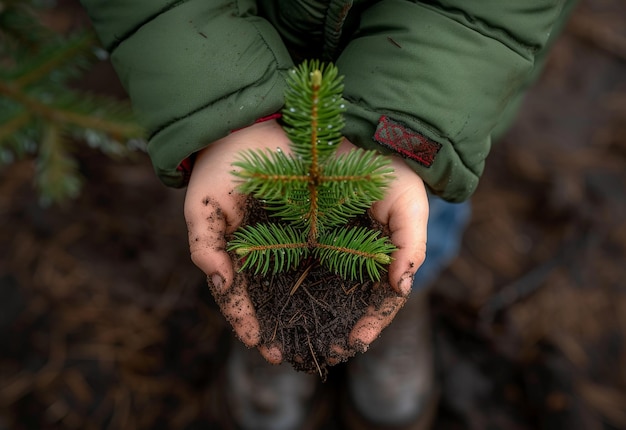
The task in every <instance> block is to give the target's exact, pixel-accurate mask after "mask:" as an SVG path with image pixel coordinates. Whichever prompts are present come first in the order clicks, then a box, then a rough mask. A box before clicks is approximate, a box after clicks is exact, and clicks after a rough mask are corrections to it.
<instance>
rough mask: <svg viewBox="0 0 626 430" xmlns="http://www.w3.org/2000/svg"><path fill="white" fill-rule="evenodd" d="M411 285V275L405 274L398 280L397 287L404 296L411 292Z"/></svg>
mask: <svg viewBox="0 0 626 430" xmlns="http://www.w3.org/2000/svg"><path fill="white" fill-rule="evenodd" d="M412 285H413V275H412V274H406V275H404V276H403V277H402V279H401V280H400V285H398V288H399V289H400V292H401V293H402V295H403V296H405V297H406V296H408V295H409V293H410V292H411V286H412Z"/></svg>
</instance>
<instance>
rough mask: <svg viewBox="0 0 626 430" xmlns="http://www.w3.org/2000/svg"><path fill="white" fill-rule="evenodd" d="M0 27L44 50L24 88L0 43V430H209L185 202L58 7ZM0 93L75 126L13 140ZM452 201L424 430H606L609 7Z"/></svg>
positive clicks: (612, 330) (2, 6)
mask: <svg viewBox="0 0 626 430" xmlns="http://www.w3.org/2000/svg"><path fill="white" fill-rule="evenodd" d="M18 3H35V5H36V6H38V4H37V3H40V4H42V6H43V7H42V8H39V7H36V10H37V13H38V15H37V20H36V23H32V22H30V23H29V22H27V21H23V22H22V21H19V19H21V18H19V16H18V18H19V19H17V21H16V20H12V21H10V22H9V21H6V19H8V18H7V14H6V12H7V10H9V9H10V7H13V6H15V5H17V4H18ZM3 13H4V16H3V15H2V14H3ZM0 17H3V19H5V21H2V23H3V24H5V25H8V24H7V22H9V23H10V24H11V25H14V26H16V27H17V28H20V26H24V28H29V29H31V27H32V30H33V31H31V30H29V31H28V32H27V34H30V35H31V36H32V38H33V39H32V40H30V39H28V38H27V39H28V40H26V43H31V44H34V43H38V42H41V40H37V39H36V36H37V34H38V33H36V32H35V31H34V30H37V31H39V30H41V29H39V28H38V27H37V25H38V24H39V23H43V24H44V25H45V28H47V29H49V30H50V31H51V32H52V33H53V34H55V35H57V36H59V37H60V39H59V41H58V45H56V46H53V47H51V48H50V53H49V55H48V56H43V57H41V58H39V57H38V58H35V59H34V60H32V59H30V60H29V59H26V60H25V62H24V64H28V65H29V66H28V67H26V68H23V69H20V67H19V66H20V64H18V63H19V58H21V57H19V55H22V54H24V52H21V51H19V50H17V49H16V50H15V52H11V51H10V50H9V49H8V48H7V49H5V48H6V47H7V46H9V45H8V42H7V41H8V40H9V39H7V38H5V39H1V38H0V45H2V44H3V43H7V44H6V45H3V49H5V50H3V51H1V52H0V53H1V55H0V70H2V69H4V70H3V71H2V79H0V82H2V81H4V82H3V83H2V84H0V108H3V109H4V112H0V116H2V115H5V114H6V116H4V117H3V118H4V120H3V122H4V124H3V123H2V122H0V148H2V151H1V154H0V155H2V157H0V160H1V162H2V164H1V168H0V245H1V246H0V430H9V429H10V430H22V429H24V430H26V429H28V430H31V429H33V430H34V429H37V430H39V429H55V430H56V429H59V430H61V429H85V430H91V429H94V430H96V429H112V430H115V429H121V430H126V429H133V430H135V429H136V430H141V429H150V430H152V429H172V430H178V429H181V430H192V429H207V428H215V429H219V428H220V427H219V424H218V420H219V412H220V411H219V410H216V409H217V408H216V407H215V396H216V395H218V394H217V393H216V390H215V388H216V386H217V385H218V384H217V382H218V381H219V379H220V375H221V371H222V365H223V360H224V357H225V352H226V351H227V349H228V345H229V342H230V341H231V334H230V330H229V329H228V327H227V326H226V324H225V322H224V321H223V318H222V317H221V315H220V314H219V312H218V311H217V309H216V307H215V305H214V303H213V301H212V299H211V297H210V295H209V293H208V291H207V290H206V288H204V286H203V283H204V282H203V276H201V274H200V273H199V271H198V270H197V269H196V268H195V267H194V266H193V264H192V263H191V261H190V260H189V256H188V249H187V235H186V228H185V223H184V219H183V214H182V203H183V199H184V191H182V190H172V189H166V188H165V187H164V186H162V185H161V184H160V182H159V181H158V180H157V179H156V177H155V175H154V173H153V171H152V168H151V166H150V163H149V160H148V158H147V156H146V155H145V153H143V152H142V142H141V140H140V139H138V137H139V136H140V135H141V134H140V132H138V130H137V128H136V127H135V126H134V125H133V119H132V114H130V113H128V111H127V106H126V105H125V95H124V92H123V90H122V89H121V87H120V85H119V82H118V81H117V78H116V76H115V74H114V72H113V70H112V68H111V66H110V64H109V63H108V62H107V60H106V58H105V56H104V55H102V52H100V51H99V50H97V49H94V46H95V45H94V44H95V42H93V40H92V39H89V38H88V37H89V36H84V34H85V33H83V32H82V31H83V30H88V29H89V21H88V19H87V17H86V16H85V14H84V12H83V11H82V9H81V8H80V5H79V4H78V1H76V0H71V1H70V0H59V1H56V2H50V1H48V2H16V1H0ZM13 18H15V17H13ZM13 18H11V19H13ZM28 26H31V27H28ZM7 28H8V27H7ZM46 31H47V30H46ZM42 34H44V36H42V40H46V41H48V40H52V39H50V38H49V37H48V36H46V35H47V34H48V33H45V32H44V33H42ZM77 35H78V36H77ZM5 37H6V35H5ZM84 37H87V39H84ZM68 40H70V42H71V43H70V42H68ZM22 42H23V40H22ZM72 43H74V45H72ZM68 46H71V47H72V48H71V49H69V48H67V47H68ZM64 47H65V48H67V49H65V50H63V49H64ZM79 51H80V52H82V54H81V55H83V54H84V53H85V52H87V53H88V54H89V55H87V56H92V57H94V54H95V58H92V59H85V58H82V57H81V58H82V59H76V61H74V60H72V58H74V56H76V58H78V57H80V56H79V55H78V54H76V52H79ZM20 52H21V53H20ZM75 54H76V55H75ZM11 55H13V57H12V56H11ZM98 57H99V58H100V60H98ZM16 58H17V59H16ZM55 59H56V60H55ZM68 59H69V60H68ZM31 60H32V61H31ZM70 60H71V61H70ZM28 61H30V62H28ZM37 61H39V62H37ZM55 61H56V62H55ZM68 61H69V62H70V63H72V61H74V63H75V64H71V67H69V66H68V67H69V68H68V69H67V70H65V71H64V70H63V67H65V63H67V62H68ZM57 68H58V72H54V71H55V70H57ZM6 70H9V72H6ZM77 70H78V71H79V72H77ZM54 73H58V74H57V75H55V74H54ZM46 79H50V81H46ZM7 82H11V83H13V84H15V85H13V86H10V85H6V84H7ZM38 82H40V83H41V85H39V86H38V85H36V84H37V83H38ZM18 84H19V85H18ZM64 86H66V87H67V91H68V94H69V93H70V92H75V93H76V94H78V95H79V97H77V98H75V99H72V100H69V99H67V100H66V99H65V98H64V97H63V94H65V93H64V92H63V91H64V88H66V87H64ZM10 88H13V89H15V88H22V89H24V92H23V95H24V97H22V98H21V99H19V100H22V101H24V103H23V105H24V106H26V107H27V108H28V107H30V108H32V109H34V110H36V109H39V108H40V107H41V104H37V103H36V100H40V101H42V103H43V101H46V100H47V101H48V102H49V101H50V100H52V102H50V103H48V102H46V103H47V104H46V103H44V104H45V105H46V106H56V107H55V109H56V111H55V112H57V113H58V112H65V113H67V112H68V111H72V112H74V114H73V116H72V115H66V116H61V117H59V116H58V115H57V116H54V115H49V116H46V115H43V113H42V116H41V117H38V118H37V119H35V120H33V122H32V124H31V127H28V128H26V131H24V130H22V131H19V132H18V131H16V130H19V129H20V127H22V125H23V124H25V123H27V122H28V121H30V118H31V117H30V116H28V115H26V114H25V113H24V112H22V111H20V110H19V109H18V108H17V107H14V106H13V107H11V105H10V104H8V102H7V100H9V99H10V98H11V97H13V96H14V94H13V93H10V94H9V91H11V89H10ZM61 92H63V94H61ZM88 93H89V94H93V95H90V96H87V95H86V94H88ZM11 94H13V95H11ZM59 94H60V95H59ZM82 95H84V96H82ZM27 96H28V97H27ZM56 96H58V106H57V105H56V104H55V103H57V99H55V98H54V97H56ZM100 97H104V98H102V99H101V98H100ZM3 98H4V101H3V100H2V99H3ZM11 100H15V98H13V99H11ZM29 100H30V101H29ZM13 108H15V111H11V109H13ZM0 110H1V109H0ZM12 112H14V114H13V113H12ZM20 112H21V113H20ZM37 112H40V111H39V110H38V111H37ZM41 112H43V111H41ZM44 113H45V112H44ZM11 115H12V116H11ZM77 115H79V116H77ZM80 115H82V116H80ZM55 118H56V119H55ZM59 118H61V120H59ZM63 118H66V119H67V118H69V119H68V121H69V123H71V124H69V125H68V126H67V127H65V125H64V123H63V121H62V119H63ZM87 118H100V119H101V121H100V122H93V121H89V120H88V119H87ZM102 118H105V119H106V121H105V120H103V119H102ZM22 120H23V121H25V122H24V123H21V122H19V121H22ZM107 121H108V122H107ZM103 123H104V125H103ZM20 124H21V125H20ZM18 125H19V127H18ZM24 142H26V143H24ZM55 154H56V158H55ZM58 154H62V156H58ZM68 178H69V179H68ZM55 181H56V182H55ZM45 184H55V187H53V188H50V187H48V188H46V187H45ZM472 201H473V209H474V213H473V217H472V221H471V224H470V226H469V228H468V230H467V232H466V234H465V236H464V241H463V248H462V251H461V254H460V255H459V257H458V258H457V259H456V260H455V261H454V262H453V264H452V265H451V267H450V268H449V269H448V270H447V271H446V272H445V274H444V276H443V277H442V279H441V280H440V281H439V282H438V283H437V285H436V287H435V290H434V293H433V297H432V304H433V309H434V313H433V323H434V329H435V335H436V353H437V358H438V360H437V362H438V372H439V378H440V380H441V383H442V388H443V397H442V401H441V404H440V407H439V411H438V418H437V424H436V426H435V429H436V430H444V429H445V430H448V429H501V430H535V429H567V430H579V429H580V430H596V429H597V430H602V429H626V347H625V346H624V340H625V337H626V2H624V1H623V0H583V1H582V2H581V3H580V5H579V7H578V8H577V10H576V11H575V13H574V15H573V17H572V20H571V21H570V23H569V25H568V26H567V28H566V29H565V32H564V34H563V35H562V36H561V37H560V38H559V40H558V42H557V44H556V46H555V47H554V49H553V51H552V53H551V56H550V58H549V61H548V63H547V66H546V68H545V70H544V73H543V74H542V76H541V78H540V80H539V81H538V82H537V83H536V85H535V86H534V87H533V88H532V89H531V90H530V92H529V94H528V97H527V99H526V101H525V103H524V105H523V107H522V110H521V112H520V115H519V117H518V119H517V121H516V122H515V124H514V126H513V128H512V129H511V130H510V132H509V133H508V134H507V135H506V137H505V138H504V140H503V141H502V142H500V143H498V144H497V145H495V147H494V149H493V152H492V154H491V156H490V159H489V160H488V163H487V169H486V172H485V175H484V178H483V180H482V182H481V184H480V186H479V188H478V191H477V192H476V194H475V196H474V197H473V200H472ZM342 372H343V369H342V367H341V366H337V367H336V368H335V369H333V371H332V372H331V375H330V377H329V381H328V382H327V387H328V388H327V389H328V401H329V402H334V401H335V399H334V398H333V389H332V386H333V384H338V383H340V381H341V374H342ZM328 428H333V429H339V428H341V427H340V426H339V424H338V422H337V421H336V420H335V419H334V418H331V420H330V422H329V423H328Z"/></svg>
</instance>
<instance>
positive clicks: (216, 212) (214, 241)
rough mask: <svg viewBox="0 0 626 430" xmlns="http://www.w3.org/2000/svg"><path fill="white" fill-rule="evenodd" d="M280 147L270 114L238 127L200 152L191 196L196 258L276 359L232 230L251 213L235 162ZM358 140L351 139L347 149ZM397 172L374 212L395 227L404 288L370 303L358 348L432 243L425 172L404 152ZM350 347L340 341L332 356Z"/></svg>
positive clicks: (234, 320)
mask: <svg viewBox="0 0 626 430" xmlns="http://www.w3.org/2000/svg"><path fill="white" fill-rule="evenodd" d="M277 148H280V149H281V150H283V151H284V152H286V153H288V152H290V150H289V140H288V138H287V136H286V134H285V132H284V131H283V130H282V128H281V127H280V125H279V124H278V123H277V122H276V121H274V120H271V121H265V122H261V123H258V124H254V125H252V126H250V127H247V128H244V129H241V130H239V131H236V132H234V133H232V134H230V135H228V136H226V137H224V138H222V139H220V140H218V141H216V142H214V143H212V144H211V145H210V146H209V147H207V148H206V149H204V150H202V151H201V152H199V153H198V155H197V158H196V161H195V165H194V169H193V172H192V175H191V178H190V181H189V185H188V188H187V194H186V198H185V219H186V220H187V227H188V232H189V246H190V252H191V258H192V261H193V262H194V264H196V265H197V266H198V267H199V268H200V269H201V270H202V271H203V272H204V273H205V274H206V275H207V280H208V283H209V286H210V288H211V291H212V293H213V295H214V297H215V299H216V302H217V303H218V305H219V306H220V310H221V312H222V314H223V315H224V316H225V317H226V319H227V320H228V321H229V322H230V324H231V325H232V326H233V329H234V331H235V333H236V334H237V335H238V337H239V338H240V339H241V341H242V342H243V343H245V344H246V345H248V346H250V347H252V346H258V347H259V350H260V352H261V354H262V355H263V356H264V357H265V359H266V360H267V361H269V362H271V363H279V362H281V361H282V354H281V346H280V345H259V342H260V329H259V322H258V320H257V318H256V313H255V311H254V307H253V305H252V302H251V300H250V297H249V295H248V292H247V285H246V284H245V277H243V276H238V275H237V273H236V271H235V269H234V267H233V263H232V260H231V258H230V256H229V255H228V253H227V252H226V239H225V235H227V234H230V233H233V232H234V231H235V230H236V229H237V228H238V227H239V226H240V225H241V222H242V220H243V219H244V215H245V213H244V210H245V197H244V196H242V195H241V194H239V193H238V192H237V191H235V186H236V184H235V182H234V180H233V179H234V177H233V175H232V174H231V171H232V170H233V167H232V163H233V161H235V159H236V158H237V154H238V153H240V152H241V151H242V150H246V149H269V150H272V151H275V150H276V149H277ZM352 148H355V147H354V145H352V144H351V143H350V142H348V141H347V140H345V139H344V141H343V142H342V146H341V148H340V151H341V152H345V151H348V150H350V149H352ZM392 167H393V168H394V170H395V172H394V176H395V179H394V180H393V181H392V183H391V184H390V186H389V189H388V190H387V192H386V195H385V198H384V199H383V200H381V201H379V202H376V203H375V204H374V205H373V206H372V209H371V213H372V216H373V217H374V218H375V219H377V220H378V221H379V222H381V223H383V224H387V225H388V226H389V229H390V231H391V240H392V242H393V243H394V244H395V245H396V247H397V248H398V250H397V251H395V252H394V253H393V255H392V257H393V261H392V263H391V264H390V265H389V267H388V277H389V282H390V284H391V286H392V288H394V289H395V290H396V292H397V293H398V295H397V296H396V297H392V298H389V299H387V300H386V301H385V302H384V303H383V304H382V305H381V306H379V307H377V308H375V307H373V306H370V308H369V309H368V310H367V312H366V314H365V315H364V316H363V317H362V318H361V319H359V321H357V323H356V325H355V326H354V328H353V330H352V332H351V334H350V337H349V340H348V341H349V345H350V348H351V349H352V350H354V349H357V350H362V351H363V350H366V349H367V347H368V346H369V344H370V343H371V342H372V341H374V339H376V337H378V335H379V334H380V332H381V330H382V329H383V328H385V327H386V326H387V325H388V324H389V323H390V322H391V321H392V320H393V318H394V317H395V314H396V313H397V311H398V310H399V309H400V308H401V307H402V305H403V304H404V303H405V301H406V298H407V296H408V294H409V292H410V289H411V283H412V279H413V275H414V274H415V272H416V271H417V269H418V268H419V266H420V265H421V264H422V262H423V260H424V258H425V250H426V224H427V220H428V199H427V196H426V191H425V187H424V184H423V182H422V180H421V179H420V178H419V177H418V176H417V175H416V174H415V173H414V172H413V171H412V170H411V169H410V168H409V167H408V165H407V164H406V163H404V161H402V160H401V159H400V158H398V157H392ZM349 355H351V352H349V351H345V350H339V349H336V350H335V353H334V356H333V357H332V358H329V359H328V361H329V363H330V364H334V363H335V362H337V361H341V360H342V359H345V358H347V357H348V356H349Z"/></svg>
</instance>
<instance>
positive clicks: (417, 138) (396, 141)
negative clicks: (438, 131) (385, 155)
mask: <svg viewBox="0 0 626 430" xmlns="http://www.w3.org/2000/svg"><path fill="white" fill-rule="evenodd" d="M374 139H375V140H376V141H377V142H378V143H380V144H382V145H384V146H386V147H387V148H390V149H392V150H394V151H396V152H397V153H399V154H400V155H402V156H403V157H405V158H409V159H411V160H414V161H417V162H418V163H419V164H421V165H422V166H424V167H430V166H432V164H433V161H435V156H436V155H437V153H438V152H439V150H440V149H441V144H440V143H437V142H434V141H432V140H430V139H429V138H427V137H426V136H424V135H422V134H420V133H418V132H417V131H415V130H412V129H410V128H409V127H407V126H406V125H404V124H402V123H400V122H397V121H394V120H392V119H391V118H389V117H388V116H385V115H383V116H381V117H380V120H378V126H377V127H376V133H375V134H374Z"/></svg>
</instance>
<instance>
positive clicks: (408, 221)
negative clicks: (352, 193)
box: [372, 160, 428, 296]
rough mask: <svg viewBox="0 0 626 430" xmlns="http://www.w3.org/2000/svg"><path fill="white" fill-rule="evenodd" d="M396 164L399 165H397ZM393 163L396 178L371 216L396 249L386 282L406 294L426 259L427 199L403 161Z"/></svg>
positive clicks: (417, 179)
mask: <svg viewBox="0 0 626 430" xmlns="http://www.w3.org/2000/svg"><path fill="white" fill-rule="evenodd" d="M398 161H399V162H400V163H402V164H401V165H398ZM398 161H394V168H395V169H396V175H397V177H396V179H395V180H394V183H392V185H391V187H390V189H389V190H388V193H387V196H386V197H385V199H384V200H381V201H378V202H376V203H374V205H373V206H372V215H373V216H374V218H376V219H377V220H378V221H380V222H382V223H383V224H387V225H388V226H389V229H390V232H391V234H390V239H391V241H392V242H393V244H394V245H395V246H396V247H397V248H398V250H397V251H395V252H394V253H393V254H392V255H391V257H392V258H393V261H392V262H391V264H390V265H389V268H388V271H389V282H390V284H391V286H392V288H394V289H395V290H396V291H397V292H399V293H400V294H402V295H404V296H406V295H408V293H409V292H410V289H411V284H412V279H413V275H414V274H415V272H416V271H417V269H418V268H419V267H420V266H421V265H422V263H423V262H424V259H425V257H426V239H427V237H426V236H427V235H426V228H427V224H428V197H427V195H426V189H425V187H424V184H423V182H422V181H421V179H420V178H419V177H417V175H415V173H414V172H413V171H410V172H407V171H406V169H408V166H406V165H405V164H404V162H403V161H401V160H398Z"/></svg>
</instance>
